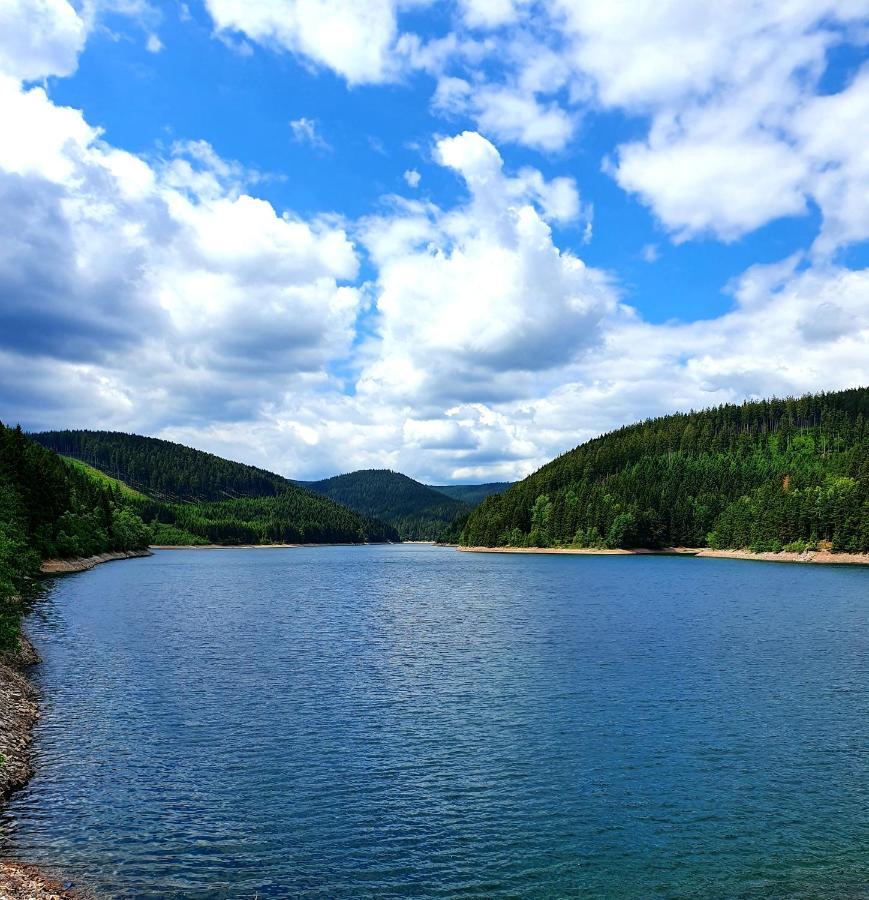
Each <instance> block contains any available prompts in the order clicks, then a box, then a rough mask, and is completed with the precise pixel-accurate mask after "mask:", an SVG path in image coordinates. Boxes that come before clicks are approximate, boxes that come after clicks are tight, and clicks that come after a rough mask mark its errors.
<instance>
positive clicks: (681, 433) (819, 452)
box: [461, 388, 869, 551]
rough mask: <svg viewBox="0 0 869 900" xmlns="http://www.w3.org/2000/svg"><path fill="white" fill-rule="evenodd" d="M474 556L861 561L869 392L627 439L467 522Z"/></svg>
mask: <svg viewBox="0 0 869 900" xmlns="http://www.w3.org/2000/svg"><path fill="white" fill-rule="evenodd" d="M461 541H462V543H464V544H467V545H480V546H555V545H564V546H598V547H642V546H647V547H658V546H669V545H684V546H703V545H706V544H710V545H711V546H713V547H721V548H725V547H736V548H741V547H747V548H750V549H753V550H777V549H781V548H788V549H795V550H799V549H802V548H803V547H805V546H806V545H811V544H817V543H819V542H829V544H830V545H831V546H832V549H833V550H838V551H867V550H869V389H867V388H857V389H853V390H847V391H840V392H837V393H828V394H818V395H810V396H805V397H800V398H797V399H787V400H769V401H762V402H752V403H744V404H742V405H728V406H720V407H717V408H715V409H710V410H706V411H705V412H692V413H687V414H677V415H671V416H665V417H663V418H659V419H653V420H649V421H646V422H642V423H639V424H637V425H631V426H628V427H625V428H621V429H619V430H618V431H615V432H612V433H611V434H607V435H604V436H603V437H600V438H596V439H595V440H592V441H589V442H587V443H585V444H582V445H580V446H579V447H577V448H576V449H574V450H571V451H569V452H568V453H565V454H564V455H563V456H560V457H558V458H557V459H555V460H553V461H552V462H551V463H549V464H547V465H545V466H544V467H543V468H542V469H540V470H539V471H537V472H535V473H534V474H533V475H530V476H529V477H528V478H526V479H525V480H524V481H521V482H519V483H518V484H516V485H514V486H513V487H512V488H510V489H509V490H508V491H506V492H505V493H503V494H501V495H497V496H491V497H488V498H487V499H486V500H485V501H484V502H483V503H482V504H481V505H480V506H479V507H477V509H476V510H474V512H473V513H472V514H471V516H470V518H469V519H468V522H467V523H466V525H465V527H464V530H463V532H462V536H461Z"/></svg>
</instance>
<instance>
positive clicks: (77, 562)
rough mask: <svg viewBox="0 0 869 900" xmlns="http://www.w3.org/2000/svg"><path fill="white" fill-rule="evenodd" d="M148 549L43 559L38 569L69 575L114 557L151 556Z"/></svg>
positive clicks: (45, 572)
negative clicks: (71, 557)
mask: <svg viewBox="0 0 869 900" xmlns="http://www.w3.org/2000/svg"><path fill="white" fill-rule="evenodd" d="M153 555H154V554H153V553H151V551H150V550H118V551H116V552H113V553H98V554H97V555H96V556H79V557H75V558H73V559H46V560H43V562H42V565H41V566H40V567H39V571H40V572H41V573H42V574H43V575H70V574H72V573H73V572H87V571H88V570H89V569H93V568H94V566H98V565H100V564H101V563H107V562H114V561H115V560H116V559H138V558H140V557H143V556H153Z"/></svg>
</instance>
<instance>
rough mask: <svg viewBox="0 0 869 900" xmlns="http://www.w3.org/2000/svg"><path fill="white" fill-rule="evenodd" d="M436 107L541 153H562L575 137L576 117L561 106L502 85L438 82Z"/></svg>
mask: <svg viewBox="0 0 869 900" xmlns="http://www.w3.org/2000/svg"><path fill="white" fill-rule="evenodd" d="M434 106H435V109H438V110H440V111H443V112H447V113H450V114H452V115H469V116H471V117H472V118H473V119H474V121H475V122H476V123H477V127H478V128H479V130H480V131H481V132H483V133H484V134H486V135H488V136H490V137H492V138H493V139H495V140H499V141H510V142H512V143H517V144H524V145H525V146H527V147H533V148H535V149H537V150H544V151H555V150H561V149H563V148H564V147H565V145H566V144H567V143H568V141H570V139H571V138H572V137H573V133H574V131H575V128H576V122H575V119H574V117H573V116H572V115H571V114H570V113H568V112H565V110H563V109H562V108H561V107H560V106H559V105H558V104H557V103H554V102H549V103H546V102H541V101H540V100H539V99H538V98H537V96H536V95H535V94H534V92H533V91H526V90H523V89H521V88H517V87H510V86H499V85H488V84H484V85H472V84H470V83H469V82H467V81H464V80H463V79H460V78H454V77H444V78H441V79H440V81H439V82H438V88H437V91H436V92H435V96H434Z"/></svg>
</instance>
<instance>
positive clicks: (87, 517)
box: [0, 424, 150, 653]
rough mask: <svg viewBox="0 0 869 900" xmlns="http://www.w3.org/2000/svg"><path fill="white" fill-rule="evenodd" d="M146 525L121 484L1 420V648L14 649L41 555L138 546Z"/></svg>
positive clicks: (147, 533)
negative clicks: (117, 486)
mask: <svg viewBox="0 0 869 900" xmlns="http://www.w3.org/2000/svg"><path fill="white" fill-rule="evenodd" d="M149 539H150V531H149V529H148V528H147V527H146V526H145V525H144V523H143V522H142V520H141V518H139V516H137V515H136V514H135V512H134V511H133V510H131V509H130V508H129V507H128V506H127V505H126V503H125V501H124V498H123V497H122V495H121V492H120V490H118V489H113V487H112V486H111V485H108V484H105V483H101V482H100V481H98V480H96V479H94V478H91V477H90V476H89V475H88V474H87V473H86V472H84V471H83V470H81V469H80V468H76V467H73V466H69V465H67V464H66V463H65V462H64V461H63V460H62V459H61V458H60V457H59V456H58V455H57V454H56V453H52V452H51V451H49V450H46V449H45V448H43V447H40V446H39V445H38V444H35V443H34V442H33V441H30V440H28V439H27V437H26V436H25V435H24V434H23V433H22V431H21V429H20V428H6V427H5V426H3V425H2V424H0V653H2V652H4V651H6V650H9V649H11V647H12V646H13V645H14V642H15V638H16V635H17V633H18V619H19V616H20V614H21V607H20V605H19V604H18V603H17V602H16V601H15V598H17V597H22V596H26V595H27V594H28V593H29V592H30V591H31V590H32V589H33V586H34V584H35V577H36V575H37V574H38V572H39V564H40V561H41V560H42V559H45V558H47V557H51V556H93V555H95V554H97V553H105V552H107V551H112V550H141V549H144V548H145V547H147V546H148V541H149Z"/></svg>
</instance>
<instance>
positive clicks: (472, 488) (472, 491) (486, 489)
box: [426, 481, 513, 506]
mask: <svg viewBox="0 0 869 900" xmlns="http://www.w3.org/2000/svg"><path fill="white" fill-rule="evenodd" d="M512 484H513V482H512V481H490V482H489V483H488V484H429V485H426V487H430V488H431V489H432V490H433V491H440V492H441V493H442V494H446V495H447V497H452V498H453V499H454V500H461V501H462V503H469V504H470V505H471V506H476V505H477V504H478V503H482V502H483V501H484V500H485V499H486V497H490V496H491V495H492V494H503V493H504V491H506V490H507V488H509V487H511V486H512Z"/></svg>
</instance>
